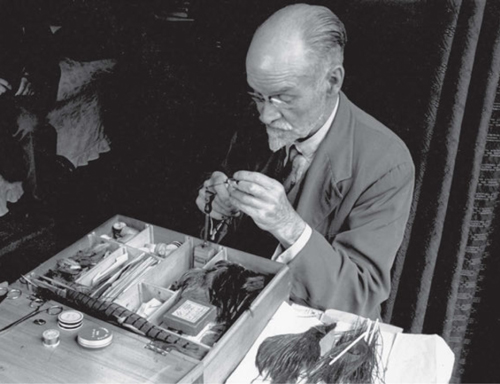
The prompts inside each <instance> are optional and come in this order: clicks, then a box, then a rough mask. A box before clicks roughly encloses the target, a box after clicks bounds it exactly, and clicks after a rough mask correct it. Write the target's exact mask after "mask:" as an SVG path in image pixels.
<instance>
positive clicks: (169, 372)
mask: <svg viewBox="0 0 500 384" xmlns="http://www.w3.org/2000/svg"><path fill="white" fill-rule="evenodd" d="M22 289H23V295H22V296H21V297H20V298H18V299H15V300H10V299H5V300H4V301H3V302H2V304H0V328H3V327H4V326H6V325H8V324H10V323H11V322H12V321H14V320H17V319H19V318H21V317H22V316H24V315H26V314H28V313H29V312H31V311H33V308H30V302H31V300H29V299H28V294H27V293H28V292H27V290H26V287H25V286H24V287H23V288H22ZM50 304H53V305H55V304H58V303H56V302H48V303H46V304H45V305H44V307H43V308H48V306H49V305H50ZM65 309H67V307H65ZM34 319H43V320H45V321H46V323H45V324H44V325H37V324H35V323H34V322H33V320H34ZM87 325H96V326H105V327H106V328H108V329H110V330H111V331H112V332H113V342H112V343H111V345H110V346H108V347H105V348H102V349H86V348H83V347H81V346H80V345H79V344H78V343H77V341H76V335H77V333H78V330H75V331H67V330H62V329H60V328H59V327H58V325H57V316H51V315H49V314H47V313H43V314H42V313H41V314H39V315H36V316H35V317H33V318H31V319H28V320H26V321H25V322H23V323H21V324H19V325H17V326H15V327H13V328H11V329H9V330H7V331H5V332H2V333H1V334H0V346H1V351H0V382H1V383H55V382H59V383H82V382H85V383H105V382H108V383H109V382H114V383H124V382H127V383H175V382H177V381H178V380H180V379H181V378H183V377H184V376H185V375H186V374H187V373H188V372H190V371H192V370H193V369H200V376H201V374H202V371H201V369H202V367H201V366H199V367H197V365H199V364H198V361H196V360H195V359H192V360H191V359H190V358H189V357H187V356H184V355H182V354H180V353H177V352H176V351H171V352H170V353H169V354H168V357H167V356H163V355H162V354H160V353H158V352H154V351H152V350H149V349H146V348H145V347H146V346H147V345H148V343H149V339H147V338H145V337H142V336H139V335H135V334H133V333H131V332H129V331H127V330H124V329H121V328H118V327H116V326H113V325H111V324H109V323H105V322H103V321H100V320H98V319H95V318H92V317H90V316H88V315H85V318H84V326H87ZM50 328H52V329H58V330H59V331H60V334H61V337H60V344H59V345H58V346H57V347H46V346H44V345H43V343H42V333H43V331H44V330H46V329H50Z"/></svg>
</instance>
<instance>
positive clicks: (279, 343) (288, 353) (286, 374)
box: [255, 323, 336, 383]
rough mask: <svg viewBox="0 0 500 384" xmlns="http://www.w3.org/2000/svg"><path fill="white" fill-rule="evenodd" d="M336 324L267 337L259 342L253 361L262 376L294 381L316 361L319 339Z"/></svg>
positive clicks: (289, 381)
mask: <svg viewBox="0 0 500 384" xmlns="http://www.w3.org/2000/svg"><path fill="white" fill-rule="evenodd" d="M335 326H336V324H335V323H333V324H330V325H321V326H317V327H312V328H311V329H309V330H308V331H306V332H304V333H300V334H285V335H277V336H272V337H268V338H267V339H266V340H264V342H263V343H262V344H261V345H260V346H259V349H258V351H257V356H256V359H255V365H256V366H257V369H258V370H259V374H260V375H261V376H264V378H265V380H267V379H268V378H270V379H271V380H272V381H273V382H275V383H293V382H296V381H297V380H298V379H299V377H301V376H302V375H304V374H305V373H307V372H308V371H309V370H310V369H311V368H312V367H314V365H315V364H316V363H317V361H318V359H319V358H320V354H321V347H320V344H319V342H320V340H321V339H322V338H323V337H324V336H325V335H326V334H327V333H328V332H330V331H331V330H332V329H334V328H335Z"/></svg>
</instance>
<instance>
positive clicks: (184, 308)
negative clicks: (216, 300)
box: [172, 300, 209, 323]
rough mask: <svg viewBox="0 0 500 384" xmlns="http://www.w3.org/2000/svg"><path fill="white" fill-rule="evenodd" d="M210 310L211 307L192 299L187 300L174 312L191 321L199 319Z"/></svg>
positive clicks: (175, 314)
mask: <svg viewBox="0 0 500 384" xmlns="http://www.w3.org/2000/svg"><path fill="white" fill-rule="evenodd" d="M208 310H209V307H206V306H204V305H201V304H198V303H195V302H193V301H191V300H186V301H185V302H184V303H182V304H181V305H180V306H179V308H177V309H176V310H175V311H174V312H172V315H173V316H176V317H179V318H181V319H183V320H186V321H189V322H190V323H196V322H197V321H199V320H200V319H201V318H202V317H203V316H204V315H205V314H206V313H207V312H208Z"/></svg>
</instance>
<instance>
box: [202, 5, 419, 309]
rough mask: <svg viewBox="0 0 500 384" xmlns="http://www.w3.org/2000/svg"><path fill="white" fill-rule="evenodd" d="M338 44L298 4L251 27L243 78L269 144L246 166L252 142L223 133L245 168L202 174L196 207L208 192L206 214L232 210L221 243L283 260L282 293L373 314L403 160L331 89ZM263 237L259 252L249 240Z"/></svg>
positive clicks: (384, 282)
mask: <svg viewBox="0 0 500 384" xmlns="http://www.w3.org/2000/svg"><path fill="white" fill-rule="evenodd" d="M345 42H346V33H345V29H344V26H343V24H342V22H341V21H340V20H339V19H338V18H337V17H336V16H335V15H334V14H333V13H332V12H331V11H330V10H329V9H327V8H324V7H319V6H309V5H306V4H296V5H291V6H288V7H285V8H283V9H281V10H279V11H278V12H276V13H275V14H273V15H272V16H271V17H270V18H269V19H268V20H266V21H265V22H264V24H262V25H261V26H260V27H259V28H258V29H257V31H256V33H255V35H254V37H253V40H252V42H251V45H250V48H249V50H248V54H247V58H246V69H247V82H248V84H249V86H250V87H251V89H252V91H251V92H250V94H251V97H252V98H253V100H254V101H255V104H256V107H257V110H258V112H259V115H260V120H261V122H262V123H263V124H264V125H265V129H266V132H267V138H268V140H267V141H268V147H269V149H270V150H271V151H272V152H273V154H272V155H271V156H270V157H269V158H268V160H267V162H265V163H263V162H261V163H260V164H259V162H258V161H255V163H256V165H255V166H252V165H250V164H251V163H252V160H253V158H254V157H255V158H257V157H258V156H257V155H256V151H254V152H251V150H250V149H249V148H251V147H252V146H251V145H249V142H248V141H245V140H243V141H242V142H243V145H240V146H238V144H237V142H238V139H234V140H233V142H232V143H231V149H230V154H229V156H228V159H239V160H241V161H240V166H244V167H246V168H239V170H237V168H234V167H233V170H236V172H235V173H234V174H229V173H223V172H220V171H217V172H214V173H213V174H212V176H211V178H210V179H208V180H206V181H205V183H204V188H202V189H201V190H200V192H199V195H198V198H197V205H198V207H199V208H200V209H202V210H203V209H204V208H205V203H206V201H207V200H206V199H207V197H208V198H209V197H210V195H212V196H215V198H213V201H212V202H211V208H212V210H211V213H210V214H211V216H212V217H213V218H214V219H217V220H221V219H223V220H226V221H227V219H228V218H234V220H233V221H234V223H233V224H234V225H233V226H231V227H230V228H229V229H228V231H229V233H228V235H227V238H231V237H232V238H233V241H232V243H231V242H229V244H230V245H231V246H235V247H238V246H239V244H249V245H250V246H249V247H240V248H244V249H245V250H249V251H251V252H253V253H256V254H259V255H261V256H264V257H272V258H273V259H274V260H277V261H280V262H283V263H287V264H288V266H289V267H290V269H291V272H292V291H291V300H292V301H295V302H298V303H300V304H304V305H307V306H311V307H314V308H319V309H327V308H335V309H339V310H344V311H348V312H352V313H356V314H359V315H362V316H368V317H371V318H376V317H379V315H380V304H381V303H382V302H383V301H384V300H386V299H387V297H388V294H389V291H390V270H391V267H392V264H393V262H394V258H395V255H396V252H397V250H398V248H399V246H400V243H401V241H402V238H403V234H404V230H405V224H406V221H407V219H408V215H409V209H410V204H411V199H412V193H413V183H414V166H413V162H412V159H411V156H410V154H409V151H408V149H407V148H406V146H405V145H404V143H403V142H402V141H401V140H400V139H399V138H398V137H397V136H396V135H395V134H394V133H393V132H392V131H390V130H389V129H388V128H387V127H385V126H384V125H382V124H381V123H380V122H378V121H377V120H375V119H374V118H373V117H371V116H369V115H368V114H366V113H365V112H363V111H362V110H360V109H359V108H358V107H356V106H355V105H354V104H353V103H351V102H350V101H349V99H348V98H347V97H346V96H345V95H344V94H343V93H342V92H341V86H342V82H343V79H344V68H343V66H342V64H343V48H344V45H345ZM240 136H241V135H240ZM240 139H241V137H240ZM240 141H241V140H240ZM254 155H255V156H254ZM248 156H250V157H252V158H249V157H248ZM283 158H284V160H283ZM241 164H243V165H241ZM283 164H284V165H283ZM226 172H228V171H226ZM228 177H230V178H229V179H228ZM207 191H208V192H207ZM207 194H208V196H207ZM213 194H215V195H213ZM209 200H210V198H209ZM245 220H246V221H247V222H249V221H251V222H252V224H253V225H254V227H256V228H257V229H258V230H254V229H252V227H251V226H250V225H248V223H247V224H245V225H244V222H245ZM234 239H237V240H234ZM238 239H239V240H238ZM224 240H225V239H224ZM269 240H274V244H273V242H272V241H271V242H269ZM267 243H270V244H271V246H272V248H271V249H272V250H271V251H270V252H269V251H259V250H258V249H259V247H260V248H261V249H264V248H263V247H264V245H265V244H267ZM252 245H253V246H254V247H253V248H252V247H251V246H252ZM273 248H274V249H273Z"/></svg>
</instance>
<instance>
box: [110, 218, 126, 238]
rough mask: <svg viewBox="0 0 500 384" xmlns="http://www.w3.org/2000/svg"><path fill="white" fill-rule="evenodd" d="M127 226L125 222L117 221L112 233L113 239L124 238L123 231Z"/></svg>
mask: <svg viewBox="0 0 500 384" xmlns="http://www.w3.org/2000/svg"><path fill="white" fill-rule="evenodd" d="M126 226H127V224H125V223H124V222H123V221H117V222H116V223H114V224H113V227H112V228H111V231H112V233H113V238H115V239H118V238H119V237H121V236H122V230H123V229H124V228H125V227H126Z"/></svg>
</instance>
